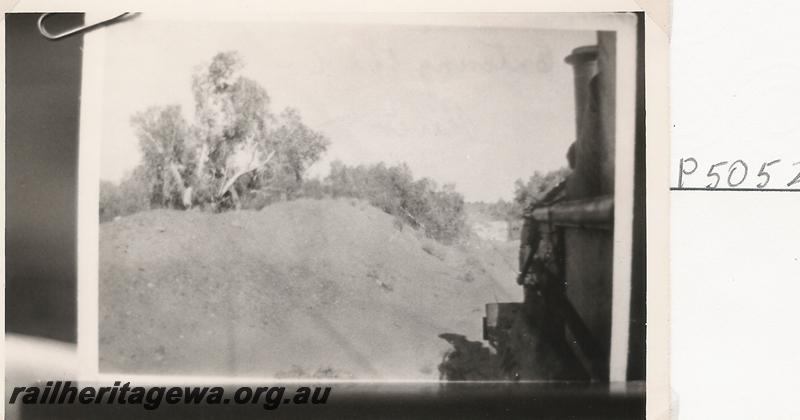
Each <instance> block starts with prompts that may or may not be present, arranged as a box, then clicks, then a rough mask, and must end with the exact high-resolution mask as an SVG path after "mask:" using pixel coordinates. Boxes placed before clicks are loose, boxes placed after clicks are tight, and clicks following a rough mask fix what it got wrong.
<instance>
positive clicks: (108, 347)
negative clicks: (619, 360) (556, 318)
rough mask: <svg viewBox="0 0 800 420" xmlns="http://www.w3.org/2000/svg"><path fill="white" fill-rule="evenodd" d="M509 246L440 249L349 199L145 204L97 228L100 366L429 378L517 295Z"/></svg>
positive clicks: (144, 370)
mask: <svg viewBox="0 0 800 420" xmlns="http://www.w3.org/2000/svg"><path fill="white" fill-rule="evenodd" d="M515 249H516V245H515V244H514V243H506V244H497V243H487V242H484V241H481V240H480V239H477V238H473V239H472V240H470V241H468V243H465V244H461V245H452V246H448V245H442V244H440V243H438V242H436V241H433V240H431V239H428V238H425V237H424V235H422V234H421V233H420V232H418V231H415V230H413V229H411V228H409V227H408V226H404V225H403V224H402V223H401V222H400V221H398V220H396V219H395V218H394V217H393V216H391V215H389V214H386V213H384V212H382V211H380V210H379V209H377V208H374V207H372V206H370V205H369V204H367V203H364V202H361V201H357V200H344V199H341V200H330V199H329V200H296V201H291V202H284V203H280V204H275V205H272V206H269V207H266V208H265V209H264V210H262V211H239V212H228V213H221V214H210V213H202V212H193V211H188V212H183V211H173V210H154V211H148V212H143V213H138V214H135V215H131V216H128V217H125V218H122V219H119V220H116V221H113V222H109V223H104V224H101V227H100V272H99V275H100V286H99V287H100V290H99V292H100V333H99V344H100V349H99V350H100V370H101V372H103V373H106V372H127V373H139V374H173V375H224V376H228V375H230V376H241V377H293V378H298V377H327V378H342V379H350V378H355V379H437V378H438V377H439V372H438V370H437V366H438V365H439V363H441V361H442V357H443V356H444V354H445V352H446V351H447V350H448V349H450V346H449V344H448V343H447V342H446V341H445V340H442V339H440V338H439V337H438V336H439V335H440V334H443V333H458V334H464V335H465V336H466V337H469V338H470V339H473V340H479V339H480V337H481V317H482V316H483V308H484V305H485V304H486V303H489V302H495V301H518V300H521V296H520V294H521V291H519V290H517V289H518V288H517V287H515V286H514V275H515V272H514V270H515V255H514V252H515V251H514V250H515Z"/></svg>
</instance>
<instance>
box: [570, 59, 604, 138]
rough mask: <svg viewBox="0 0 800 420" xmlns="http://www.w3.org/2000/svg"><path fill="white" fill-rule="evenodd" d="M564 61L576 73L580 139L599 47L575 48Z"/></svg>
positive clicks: (576, 119) (576, 109)
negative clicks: (582, 120)
mask: <svg viewBox="0 0 800 420" xmlns="http://www.w3.org/2000/svg"><path fill="white" fill-rule="evenodd" d="M564 61H566V62H567V63H568V64H571V65H572V69H573V71H574V73H575V136H576V138H579V137H580V132H581V119H582V118H583V111H584V109H586V103H587V102H588V99H589V82H590V81H591V80H592V77H594V76H595V75H596V74H597V46H596V45H587V46H583V47H578V48H575V49H574V50H572V54H570V55H568V56H567V58H565V59H564Z"/></svg>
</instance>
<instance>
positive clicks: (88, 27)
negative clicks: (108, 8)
mask: <svg viewBox="0 0 800 420" xmlns="http://www.w3.org/2000/svg"><path fill="white" fill-rule="evenodd" d="M52 14H53V13H42V15H41V16H39V20H38V21H37V23H36V26H38V27H39V32H40V33H41V34H42V36H44V37H45V38H47V39H51V40H57V39H62V38H66V37H68V36H70V35H75V34H77V33H81V32H86V31H89V30H92V29H94V28H97V27H100V26H105V25H108V24H110V23H113V22H115V21H117V20H119V19H120V18H122V17H124V16H127V15H129V14H131V13H130V12H125V13H121V14H119V15H117V16H114V17H112V18H110V19H106V20H101V21H100V22H96V23H93V24H91V25H83V26H79V27H77V28H73V29H69V30H66V31H64V32H59V33H57V34H52V33H50V32H48V31H47V29H46V28H45V27H44V20H45V18H47V17H48V16H50V15H52Z"/></svg>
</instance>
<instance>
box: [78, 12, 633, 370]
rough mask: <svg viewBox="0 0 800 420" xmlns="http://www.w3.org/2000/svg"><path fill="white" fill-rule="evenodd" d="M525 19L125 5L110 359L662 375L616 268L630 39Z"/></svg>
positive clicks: (114, 362) (124, 364)
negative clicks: (190, 13)
mask: <svg viewBox="0 0 800 420" xmlns="http://www.w3.org/2000/svg"><path fill="white" fill-rule="evenodd" d="M599 18H601V19H606V20H609V19H610V20H613V21H614V22H615V24H617V25H619V26H621V27H625V26H626V25H627V28H628V29H629V33H628V36H630V35H631V34H634V33H635V32H634V31H635V25H636V19H635V16H633V15H626V14H621V15H617V16H614V15H602V16H599ZM575 19H577V18H575ZM581 20H582V23H583V24H587V23H588V24H589V25H590V24H591V22H592V18H591V17H584V18H581ZM552 21H553V22H559V21H561V22H566V23H570V21H571V19H570V18H569V16H564V17H558V16H554V17H553V19H552ZM524 23H525V19H524V17H522V18H520V17H511V18H508V19H503V18H502V17H492V16H486V17H485V18H483V19H482V17H481V16H471V17H469V18H464V17H460V16H457V15H453V16H444V17H440V16H420V17H419V19H418V22H417V21H415V19H414V18H413V17H411V18H407V19H405V20H403V21H398V22H392V20H391V19H386V21H385V22H382V21H380V20H377V19H376V20H375V21H370V20H368V19H365V20H364V21H359V20H358V19H357V18H356V19H352V18H348V16H343V17H338V19H330V20H328V21H325V20H321V19H314V18H309V19H307V20H303V19H294V20H285V21H284V20H281V19H279V18H275V19H270V20H266V21H244V22H235V21H233V22H228V21H174V20H169V19H163V20H147V19H146V18H145V17H144V16H143V17H135V16H134V17H131V18H130V22H121V23H119V24H116V25H113V26H109V27H108V28H106V29H105V34H104V40H103V44H104V47H103V49H102V50H101V51H100V53H99V54H100V57H101V58H102V60H103V63H102V71H103V82H102V89H101V92H102V93H101V100H102V111H101V112H102V118H100V119H99V120H101V121H102V122H101V123H100V124H101V126H102V128H101V131H100V153H99V202H98V205H99V212H98V216H99V237H98V241H99V248H98V249H99V259H98V273H99V274H98V284H99V285H98V305H99V312H98V328H99V331H98V358H99V367H98V369H99V372H100V373H116V372H125V373H135V374H151V375H210V376H234V377H266V378H291V379H303V378H326V379H342V380H349V379H355V380H478V381H481V380H508V381H517V380H536V381H539V380H586V381H589V380H599V381H607V380H609V378H610V377H611V376H610V375H616V376H615V379H616V380H620V379H622V380H625V379H627V378H628V377H629V376H628V375H630V377H634V378H636V379H643V376H642V375H643V372H642V371H641V369H642V366H641V360H642V359H641V355H640V356H639V360H636V358H634V360H633V365H634V366H628V361H629V359H628V355H629V353H630V352H631V350H632V351H634V352H635V351H638V352H639V353H641V352H642V351H643V347H642V344H641V343H636V342H635V341H634V342H631V338H634V337H629V334H630V332H633V333H634V334H637V333H638V334H639V335H638V336H636V337H635V338H636V339H638V340H640V341H641V339H643V335H642V334H641V332H640V331H639V329H641V328H643V326H642V325H641V321H642V320H632V321H629V322H628V325H625V324H624V323H625V320H624V319H615V316H616V315H615V311H614V308H613V307H614V305H616V306H619V307H622V308H625V307H627V308H628V310H629V311H630V310H632V306H631V303H633V304H637V303H638V302H640V301H641V300H642V299H643V296H644V295H643V294H641V292H642V291H639V295H638V296H637V295H633V294H631V293H630V291H628V293H627V295H628V297H629V299H630V302H615V301H614V293H615V287H614V285H613V283H614V280H615V279H616V280H617V281H618V282H624V283H626V285H627V287H633V284H632V279H630V278H629V279H622V278H620V273H617V272H623V273H624V272H626V271H627V274H626V275H627V276H628V277H630V268H628V269H627V270H626V269H625V268H622V267H621V266H620V265H621V264H620V262H622V263H625V262H627V263H628V264H630V263H631V258H630V257H628V258H616V259H615V252H620V251H621V252H626V253H630V252H631V251H632V249H631V245H630V243H631V238H630V237H628V238H625V240H624V242H625V243H626V245H627V247H625V246H622V247H620V246H619V245H616V244H615V235H617V234H618V230H619V228H620V227H619V226H616V222H622V223H626V224H628V226H627V230H628V233H627V234H628V235H630V231H631V229H632V227H633V226H632V223H633V218H632V210H633V209H632V207H630V206H627V207H626V206H625V205H623V206H622V208H620V206H619V204H618V203H619V202H620V199H619V198H618V197H616V195H621V196H623V199H622V201H623V202H624V201H627V202H631V201H632V196H633V182H628V183H622V185H623V187H624V188H628V189H629V190H628V191H616V186H617V185H619V184H618V183H616V182H615V181H616V177H617V176H618V173H619V172H620V169H619V168H620V167H622V168H623V170H622V172H623V174H625V176H631V175H633V160H634V156H633V150H634V149H633V147H627V146H623V147H619V149H620V150H617V148H618V147H617V144H618V142H617V133H616V132H615V128H616V127H615V125H616V123H617V121H623V122H622V124H623V125H626V124H627V125H630V126H631V127H633V122H634V119H635V113H634V112H631V111H633V110H634V109H633V107H628V108H627V109H623V110H622V111H623V113H625V114H624V115H619V114H620V113H619V112H618V110H617V108H616V104H617V95H618V91H621V92H622V94H623V95H628V96H629V98H624V100H628V102H629V103H631V101H632V100H633V98H634V92H633V90H630V89H631V88H633V87H635V84H634V83H633V80H629V81H624V82H622V83H620V81H619V77H620V74H619V72H618V71H617V68H618V63H621V65H623V66H635V56H633V55H631V54H635V50H633V49H628V50H625V49H623V50H620V49H619V48H617V43H618V34H617V32H616V31H608V30H590V29H570V28H569V25H567V27H566V28H563V29H560V28H557V27H556V28H553V26H555V25H552V24H551V25H550V26H551V27H549V28H540V27H536V26H535V25H531V26H526V25H525V24H524ZM599 25H601V24H599ZM155 44H159V45H160V48H153V45H155ZM631 45H633V44H631ZM95 53H96V51H95ZM620 54H623V55H625V54H627V55H628V56H627V57H619V56H618V55H620ZM624 74H625V75H627V77H629V78H634V77H635V71H629V72H627V73H624ZM619 86H621V87H623V88H624V89H618V87H619ZM84 92H86V90H84ZM632 134H633V133H632V131H630V130H629V132H628V133H626V134H625V135H627V136H628V137H627V138H624V140H623V141H624V142H627V143H628V144H629V145H632V144H633V138H632V136H631V135H632ZM621 151H624V153H618V152H621ZM625 153H628V155H625ZM615 204H616V206H615ZM620 211H622V212H623V213H622V214H619V212H620ZM615 276H616V277H615ZM641 280H642V281H643V279H641ZM637 322H638V324H637ZM615 323H616V325H615ZM616 328H622V329H623V330H624V331H622V334H621V333H620V332H619V331H614V330H615V329H616ZM615 340H623V341H625V340H627V341H628V342H617V341H615ZM617 347H619V348H617ZM620 351H621V352H623V356H624V357H623V358H622V360H621V361H620V360H614V358H613V357H612V352H617V353H619V352H620ZM614 357H617V358H619V354H615V355H614ZM611 369H616V371H615V372H613V373H612V372H611V371H610V370H611ZM637 369H638V371H637ZM626 371H627V373H626Z"/></svg>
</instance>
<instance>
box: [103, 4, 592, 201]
mask: <svg viewBox="0 0 800 420" xmlns="http://www.w3.org/2000/svg"><path fill="white" fill-rule="evenodd" d="M105 30H106V31H107V34H106V41H105V42H106V68H105V82H104V86H105V87H104V91H103V110H104V111H103V112H104V114H103V137H104V138H103V150H102V163H101V178H103V179H108V180H112V181H118V180H119V179H120V178H121V177H122V176H123V174H124V173H125V172H127V171H129V170H131V169H132V168H133V167H134V166H135V165H136V164H137V163H138V162H139V159H140V155H139V151H138V144H137V143H138V141H137V139H136V137H135V136H134V134H133V129H132V128H131V126H130V118H131V116H132V115H133V114H134V113H135V112H137V111H140V110H143V109H145V108H147V107H148V106H151V105H168V104H175V103H177V104H181V105H182V106H183V112H184V116H185V117H186V118H187V119H189V120H191V119H192V118H193V109H194V106H193V102H192V93H191V75H192V73H193V70H194V68H195V67H196V66H198V65H203V64H205V63H207V62H209V61H210V59H211V57H213V56H214V54H216V53H217V52H219V51H225V50H237V51H238V52H239V53H240V55H241V57H242V58H243V60H244V63H245V68H244V70H243V73H244V74H245V75H246V76H248V77H250V78H253V79H255V80H257V81H258V82H260V83H261V84H262V86H264V87H265V88H266V90H267V92H268V93H269V95H270V97H271V99H272V110H273V112H275V113H277V112H279V111H280V110H281V109H283V108H284V107H286V106H292V107H294V108H297V109H299V110H300V112H301V114H302V116H303V119H304V121H305V122H306V123H307V124H308V125H309V126H310V127H312V128H313V129H316V130H318V131H321V132H323V133H324V134H325V135H326V136H327V137H328V138H329V139H330V140H331V146H330V147H329V149H328V151H327V153H326V155H325V156H324V158H323V160H322V161H321V162H319V163H317V164H316V165H314V167H312V168H311V170H310V175H311V176H324V175H326V174H327V172H328V168H329V163H330V162H331V161H332V160H336V159H339V160H342V161H343V162H345V163H347V164H353V165H355V164H362V163H377V162H380V161H384V162H387V163H389V164H394V163H399V162H406V163H408V165H409V166H410V167H411V169H412V171H413V173H414V175H415V177H422V176H425V177H430V178H432V179H434V180H436V181H437V182H439V183H440V184H443V183H455V184H456V189H457V190H458V191H460V192H461V193H462V194H464V196H465V197H466V199H467V200H469V201H479V200H483V201H495V200H497V199H498V198H504V199H510V198H511V197H512V196H513V183H514V181H515V180H516V179H518V178H523V179H526V178H527V177H529V176H530V175H532V174H533V171H534V170H542V171H544V170H550V169H555V168H558V167H561V166H564V165H565V164H566V159H565V157H564V155H565V153H566V151H567V147H568V146H569V144H570V143H571V142H572V141H573V140H574V136H575V122H574V108H573V107H574V106H573V82H572V69H571V68H570V66H569V65H567V64H566V63H564V57H566V56H567V55H569V53H570V51H571V50H572V49H573V48H575V47H578V46H581V45H589V44H594V43H596V35H595V32H592V31H555V30H535V29H513V28H496V29H495V28H455V27H430V26H428V27H422V26H389V25H353V24H302V23H236V24H234V23H202V24H200V23H189V22H169V23H166V22H163V21H148V20H144V19H134V20H131V21H129V22H124V23H121V24H118V25H112V26H109V27H107V28H106V29H105Z"/></svg>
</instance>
